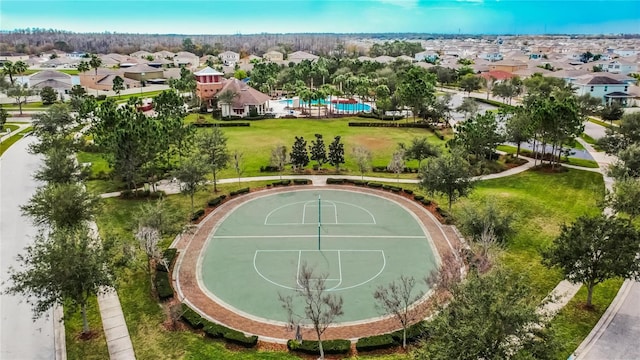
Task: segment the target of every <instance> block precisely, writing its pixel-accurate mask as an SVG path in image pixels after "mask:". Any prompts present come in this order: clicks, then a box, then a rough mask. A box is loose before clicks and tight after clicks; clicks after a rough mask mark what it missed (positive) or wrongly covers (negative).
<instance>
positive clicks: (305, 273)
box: [278, 263, 343, 359]
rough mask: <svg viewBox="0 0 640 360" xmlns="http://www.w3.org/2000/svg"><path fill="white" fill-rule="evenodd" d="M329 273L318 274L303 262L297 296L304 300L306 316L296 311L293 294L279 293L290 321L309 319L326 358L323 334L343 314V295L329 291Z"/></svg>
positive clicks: (322, 355) (293, 323)
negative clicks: (327, 284) (327, 283)
mask: <svg viewBox="0 0 640 360" xmlns="http://www.w3.org/2000/svg"><path fill="white" fill-rule="evenodd" d="M327 277H328V275H327V274H322V275H320V276H316V275H315V274H314V273H313V269H312V268H311V267H309V266H308V265H307V264H306V263H303V264H302V267H301V268H300V273H299V274H298V285H299V286H300V287H299V288H298V293H297V296H298V297H300V298H302V299H303V301H304V316H300V315H298V314H296V313H295V310H294V305H293V296H292V295H289V296H283V295H282V294H278V297H279V300H280V302H282V308H283V309H285V310H286V311H287V314H288V317H289V323H290V324H291V325H292V326H294V325H297V324H298V323H299V321H296V319H307V320H309V321H310V322H311V324H312V325H313V330H314V331H315V333H316V336H317V338H318V348H319V349H320V359H324V349H323V348H322V334H323V333H324V332H325V331H326V330H327V328H329V326H331V324H333V323H334V321H335V319H336V318H337V317H339V316H342V315H343V312H342V302H343V301H342V297H341V296H337V295H335V294H328V293H327V286H326V280H327Z"/></svg>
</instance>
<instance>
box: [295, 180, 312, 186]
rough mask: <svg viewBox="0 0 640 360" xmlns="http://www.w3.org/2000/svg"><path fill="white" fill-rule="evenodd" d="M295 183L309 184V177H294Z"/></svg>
mask: <svg viewBox="0 0 640 360" xmlns="http://www.w3.org/2000/svg"><path fill="white" fill-rule="evenodd" d="M293 184H294V185H307V184H309V180H308V179H293Z"/></svg>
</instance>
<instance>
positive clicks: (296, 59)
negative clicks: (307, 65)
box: [287, 51, 320, 64]
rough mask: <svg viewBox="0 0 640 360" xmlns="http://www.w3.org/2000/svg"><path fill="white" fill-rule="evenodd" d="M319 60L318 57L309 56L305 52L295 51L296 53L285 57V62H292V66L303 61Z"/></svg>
mask: <svg viewBox="0 0 640 360" xmlns="http://www.w3.org/2000/svg"><path fill="white" fill-rule="evenodd" d="M319 58H320V57H319V56H317V55H313V54H310V53H308V52H306V51H296V52H292V53H291V54H289V55H288V56H287V61H288V62H293V63H294V64H299V63H301V62H303V61H304V60H309V61H316V60H318V59H319Z"/></svg>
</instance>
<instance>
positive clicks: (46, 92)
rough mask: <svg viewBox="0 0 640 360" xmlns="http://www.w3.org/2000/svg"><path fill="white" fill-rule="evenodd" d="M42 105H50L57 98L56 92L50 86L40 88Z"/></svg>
mask: <svg viewBox="0 0 640 360" xmlns="http://www.w3.org/2000/svg"><path fill="white" fill-rule="evenodd" d="M40 99H41V100H42V105H51V104H53V103H54V102H56V100H58V94H57V93H56V91H55V90H53V88H52V87H51V86H45V87H43V88H42V89H41V90H40Z"/></svg>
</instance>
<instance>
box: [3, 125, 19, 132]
mask: <svg viewBox="0 0 640 360" xmlns="http://www.w3.org/2000/svg"><path fill="white" fill-rule="evenodd" d="M18 128H20V125H16V124H11V123H5V124H4V129H2V130H3V131H7V130H10V131H11V132H14V131H16V130H18Z"/></svg>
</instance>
